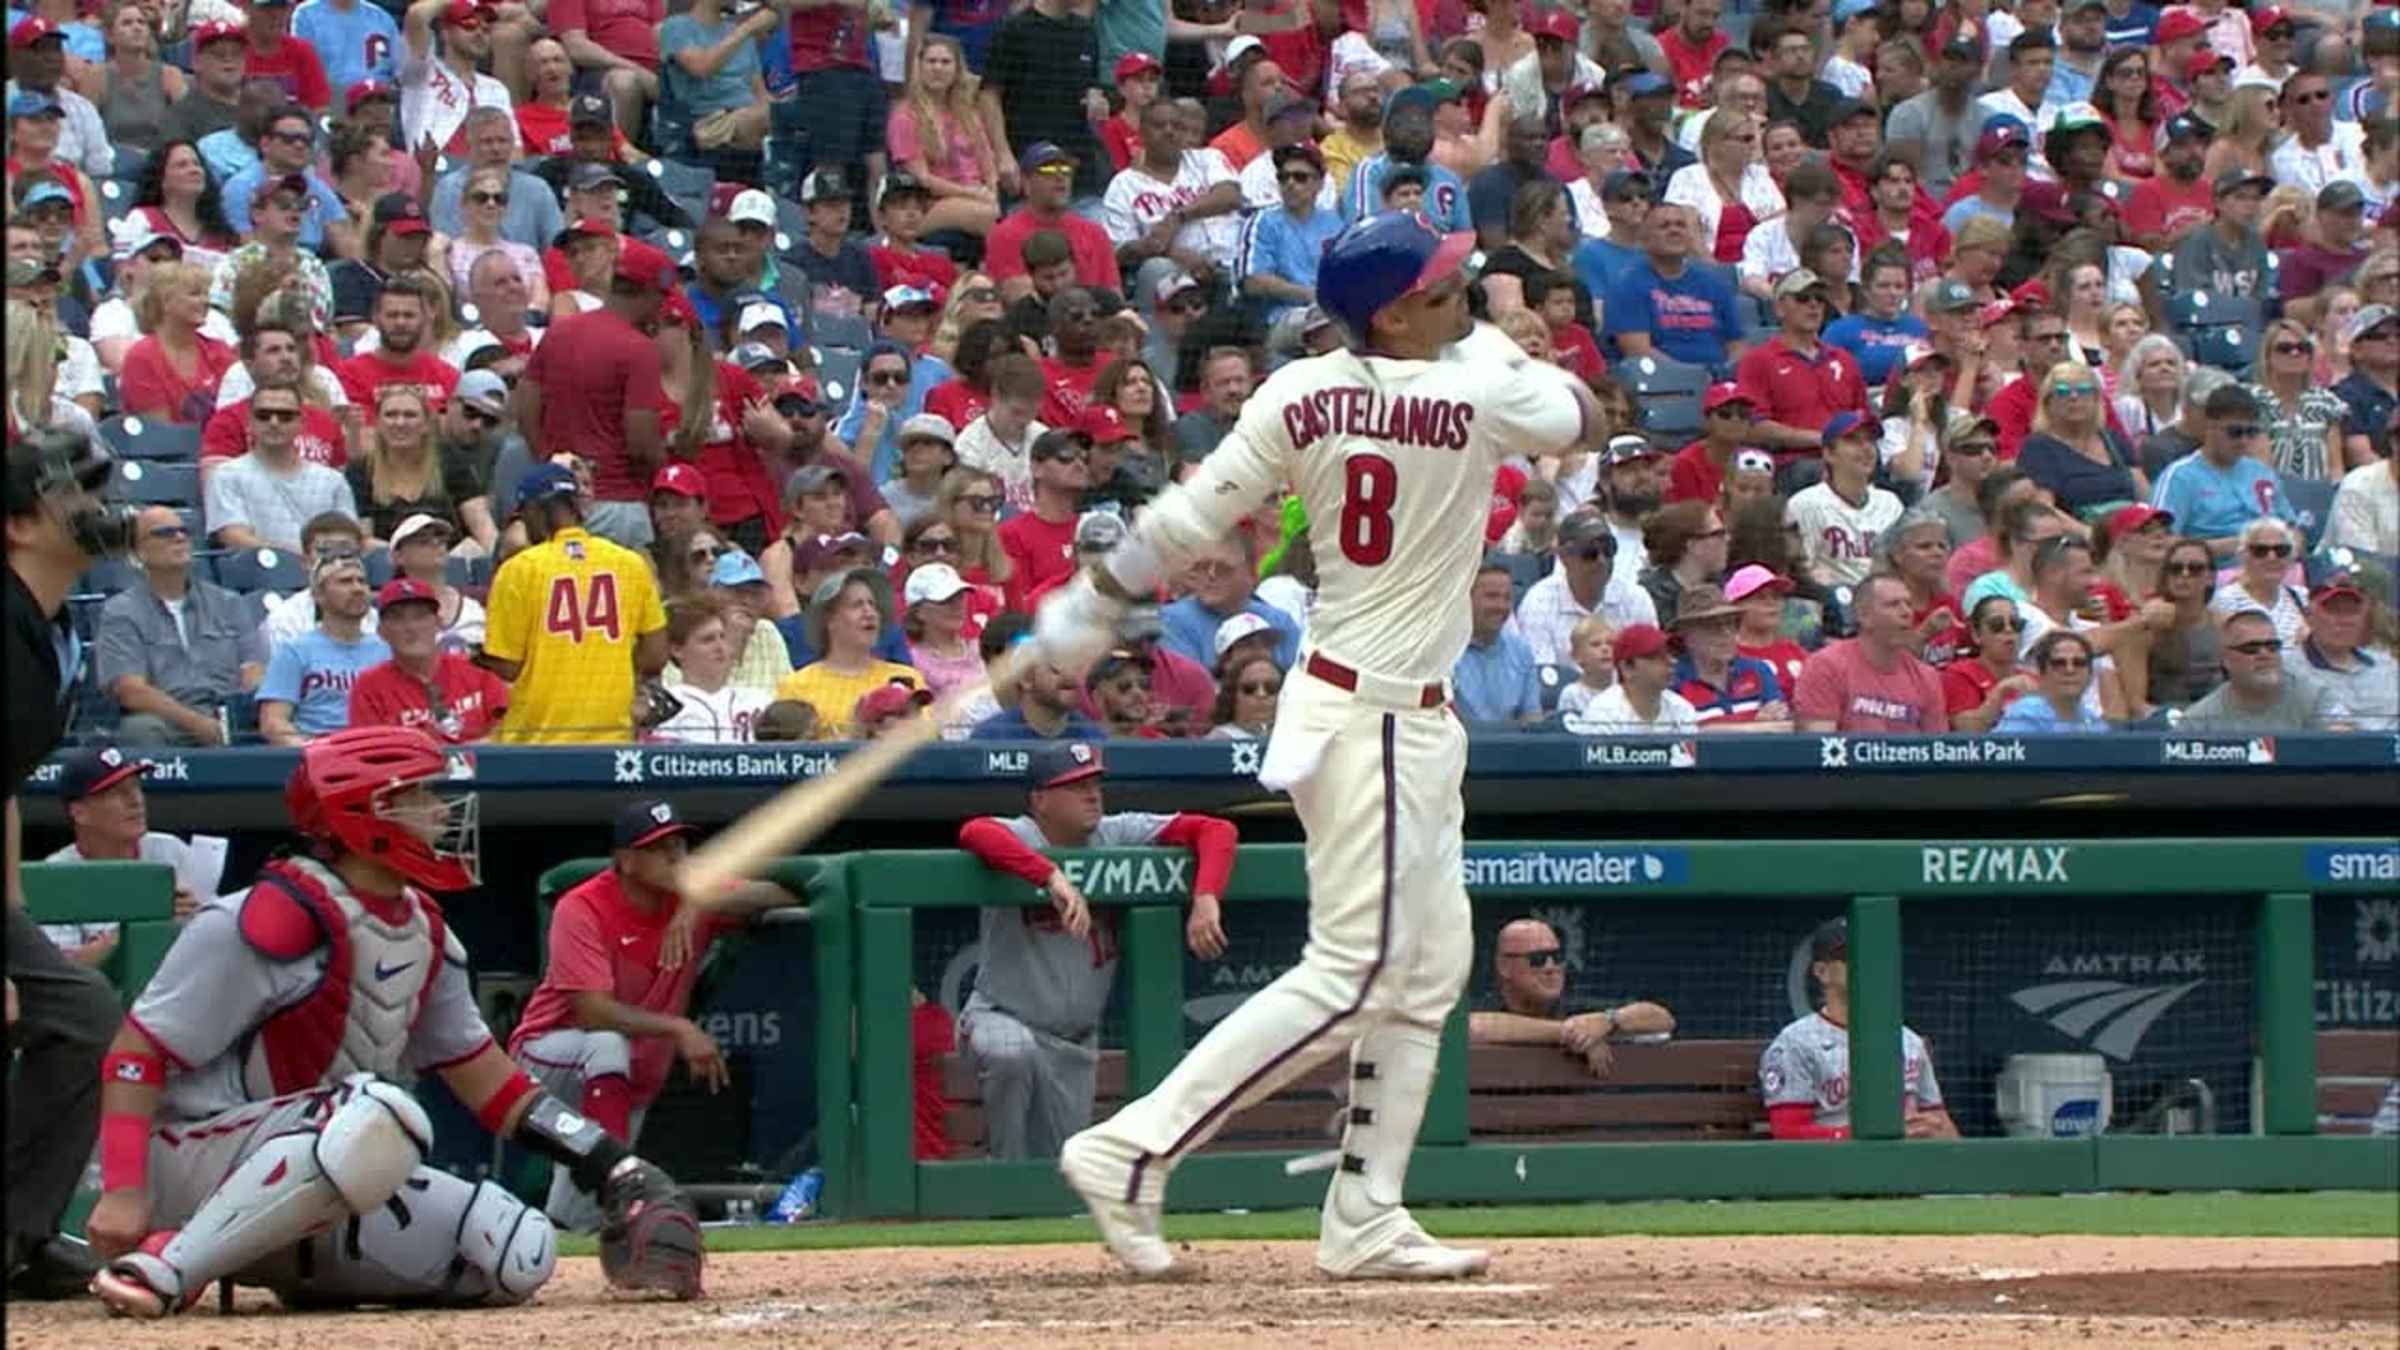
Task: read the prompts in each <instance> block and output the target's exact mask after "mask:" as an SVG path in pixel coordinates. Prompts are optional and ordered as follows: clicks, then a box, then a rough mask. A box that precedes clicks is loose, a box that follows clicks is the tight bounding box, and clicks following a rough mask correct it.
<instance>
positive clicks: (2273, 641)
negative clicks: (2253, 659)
mask: <svg viewBox="0 0 2400 1350" xmlns="http://www.w3.org/2000/svg"><path fill="white" fill-rule="evenodd" d="M2225 650H2227V651H2229V652H2240V653H2241V654H2242V655H2244V656H2273V655H2274V654H2275V653H2277V652H2280V651H2282V650H2283V639H2282V638H2259V639H2257V640H2255V641H2252V642H2234V643H2228V644H2227V645H2226V648H2225Z"/></svg>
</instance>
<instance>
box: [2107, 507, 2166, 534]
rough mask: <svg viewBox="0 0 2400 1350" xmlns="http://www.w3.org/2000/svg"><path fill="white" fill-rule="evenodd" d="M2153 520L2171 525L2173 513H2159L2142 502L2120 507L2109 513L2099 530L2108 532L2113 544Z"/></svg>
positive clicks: (2155, 508)
mask: <svg viewBox="0 0 2400 1350" xmlns="http://www.w3.org/2000/svg"><path fill="white" fill-rule="evenodd" d="M2154 520H2163V521H2165V522H2167V523H2168V524H2169V525H2173V524H2174V523H2175V513H2174V512H2172V511H2161V510H2159V509H2158V508H2157V507H2155V506H2150V505H2147V504H2145V503H2142V502H2135V503H2134V504H2133V505H2131V506H2120V507H2118V508H2117V509H2116V510H2114V511H2111V512H2109V513H2108V519H2107V520H2106V521H2105V522H2103V523H2102V525H2101V527H2100V528H2102V529H2104V530H2106V531H2108V538H2109V542H2110V543H2115V542H2116V541H2117V540H2119V539H2122V538H2124V537H2125V536H2126V535H2129V534H2131V533H2133V532H2134V531H2135V530H2138V529H2140V528H2142V527H2143V526H2144V525H2147V524H2149V523H2150V522H2151V521H2154Z"/></svg>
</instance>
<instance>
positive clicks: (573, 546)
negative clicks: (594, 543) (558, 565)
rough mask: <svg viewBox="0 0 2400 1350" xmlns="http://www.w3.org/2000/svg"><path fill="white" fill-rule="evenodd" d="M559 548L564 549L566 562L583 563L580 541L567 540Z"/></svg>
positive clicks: (581, 542) (581, 543)
mask: <svg viewBox="0 0 2400 1350" xmlns="http://www.w3.org/2000/svg"><path fill="white" fill-rule="evenodd" d="M561 547H562V548H563V549H564V551H565V552H566V555H567V561H568V562H582V561H583V541H582V540H580V539H569V540H567V541H565V543H564V544H563V545H561Z"/></svg>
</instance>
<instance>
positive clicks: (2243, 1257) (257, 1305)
mask: <svg viewBox="0 0 2400 1350" xmlns="http://www.w3.org/2000/svg"><path fill="white" fill-rule="evenodd" d="M1437 1226H1438V1225H1437ZM1170 1227H1171V1225H1170ZM1190 1254H1191V1255H1192V1256H1193V1257H1195V1258H1197V1260H1198V1261H1199V1262H1200V1263H1201V1264H1202V1266H1203V1267H1204V1269H1205V1279H1203V1280H1200V1281H1197V1282H1193V1283H1185V1284H1172V1285H1137V1284H1133V1283H1130V1282H1128V1281H1126V1280H1123V1279H1121V1278H1119V1277H1117V1276H1116V1275H1115V1274H1114V1273H1113V1267H1112V1266H1110V1265H1109V1264H1108V1262H1107V1260H1106V1258H1105V1257H1104V1256H1103V1255H1102V1254H1101V1253H1100V1251H1099V1250H1098V1248H1096V1247H947V1248H886V1249H875V1250H848V1251H830V1252H743V1253H732V1254H726V1255H722V1256H720V1257H718V1258H717V1259H715V1260H713V1261H712V1262H711V1263H710V1267H709V1296H708V1298H707V1300H706V1301H704V1302H701V1303H694V1304H675V1303H647V1302H637V1301H628V1300H621V1299H617V1298H614V1297H612V1296H610V1295H608V1294H607V1293H605V1292H604V1291H603V1289H602V1287H601V1285H600V1281H599V1272H598V1268H597V1266H596V1265H595V1263H593V1262H592V1261H590V1260H586V1259H577V1260H570V1261H567V1262H564V1263H563V1264H562V1268H561V1270H560V1272H559V1276H558V1278H557V1279H556V1280H555V1281H554V1282H553V1283H552V1284H551V1285H550V1287H549V1288H547V1289H545V1290H544V1291H543V1293H542V1295H541V1297H540V1299H539V1300H538V1301H537V1302H536V1303H535V1304H534V1305H533V1306H532V1307H530V1308H523V1309H503V1310H490V1311H476V1312H407V1313H392V1312H361V1313H349V1314H333V1315H325V1314H316V1315H298V1314H289V1313H285V1312H282V1311H280V1310H278V1309H276V1308H275V1307H274V1305H273V1302H272V1300H271V1299H269V1298H268V1297H267V1296H266V1295H264V1294H262V1293H257V1292H255V1291H245V1292H244V1293H243V1295H242V1296H241V1297H240V1298H239V1299H238V1300H237V1302H236V1307H235V1311H234V1313H233V1315H231V1316H230V1317H226V1316H219V1315H217V1314H216V1313H215V1312H213V1311H202V1312H197V1313H194V1314H192V1315H190V1316H188V1317H185V1318H183V1319H181V1320H179V1321H176V1322H171V1323H158V1324H135V1323H127V1322H114V1323H112V1322H109V1321H107V1320H106V1319H105V1318H104V1317H103V1316H102V1314H101V1313H100V1311H99V1309H98V1307H97V1306H96V1305H93V1304H90V1303H84V1304H74V1305H63V1306H50V1307H44V1306H39V1305H33V1306H23V1305H20V1306H14V1307H11V1308H10V1309H9V1310H8V1313H9V1316H8V1337H7V1344H8V1345H9V1346H11V1347H16V1346H65V1345H76V1346H94V1345H97V1346H106V1347H108V1350H149V1348H150V1347H159V1348H161V1350H201V1348H202V1347H208V1348H209V1350H268V1348H269V1347H272V1348H274V1350H336V1348H338V1347H377V1350H381V1348H382V1347H393V1348H394V1350H420V1348H427V1350H429V1348H430V1347H453V1346H471V1347H474V1350H506V1348H507V1347H514V1346H532V1345H536V1344H542V1345H548V1346H572V1347H587V1346H589V1347H605V1350H635V1348H636V1347H646V1346H668V1345H673V1346H711V1345H743V1346H749V1345H756V1346H765V1345H777V1346H783V1345H844V1346H859V1345H876V1346H887V1345H888V1346H916V1347H934V1346H953V1345H972V1346H975V1347H978V1350H985V1348H992V1350H998V1348H1001V1347H1025V1348H1027V1350H1032V1348H1035V1347H1038V1348H1039V1350H1061V1347H1065V1346H1082V1345H1125V1344H1132V1343H1135V1342H1137V1341H1138V1342H1139V1343H1140V1344H1141V1345H1142V1346H1144V1347H1145V1350H1148V1348H1150V1347H1162V1346H1165V1347H1184V1346H1193V1347H1197V1346H1213V1345H1224V1344H1228V1343H1231V1342H1237V1341H1244V1340H1254V1341H1265V1340H1270V1339H1271V1340H1274V1341H1277V1342H1281V1343H1286V1344H1308V1345H1312V1346H1324V1347H1357V1348H1358V1350H1367V1348H1368V1347H1375V1348H1376V1350H1381V1348H1382V1347H1387V1346H1393V1345H1423V1346H1440V1347H1442V1348H1443V1350H1457V1348H1459V1347H1476V1346H1510V1347H1523V1346H1528V1345H1535V1344H1552V1343H1564V1344H1581V1345H1606V1346H1620V1345H1651V1344H1659V1345H1682V1344H1705V1345H1710V1346H1768V1345H1773V1346H1775V1347H1778V1350H1793V1348H1794V1347H1803V1348H1807V1347H1835V1346H1840V1347H1855V1346H1884V1345H1888V1346H1895V1347H1897V1346H1907V1347H1910V1348H1911V1350H1917V1347H1920V1346H1921V1345H1922V1343H1923V1342H1925V1341H1927V1340H1929V1339H1931V1340H1938V1341H1942V1342H1944V1343H1945V1344H1955V1345H2008V1346H2028V1345H2048V1344H2058V1343H2061V1342H2065V1341H2069V1340H2073V1341H2078V1342H2089V1343H2098V1344H2110V1343H2117V1344H2122V1343H2138V1344H2148V1345H2161V1346H2164V1345H2175V1346H2193V1347H2213V1346H2225V1347H2236V1346H2238V1347H2245V1348H2248V1347H2257V1346H2262V1345H2276V1346H2281V1347H2285V1348H2286V1350H2299V1347H2304V1346H2339V1347H2351V1346H2358V1347H2378V1348H2379V1350H2388V1347H2390V1346H2391V1345H2393V1344H2394V1343H2395V1340H2396V1339H2400V1261H2396V1260H2395V1258H2396V1257H2400V1250H2396V1249H2395V1244H2394V1243H2393V1242H2391V1241H2389V1240H2384V1239H2282V1238H2265V1239H2246V1238H2095V1237H1989V1238H1966V1239H1961V1238H1894V1237H1871V1238H1869V1237H1849V1238H1789V1237H1774V1238H1766V1237H1760V1238H1606V1239H1581V1240H1572V1241H1570V1240H1556V1241H1544V1240H1510V1241H1505V1242H1501V1243H1498V1244H1495V1251H1494V1262H1493V1269H1492V1275H1491V1277H1490V1278H1488V1279H1485V1280H1479V1281H1471V1282H1467V1283H1462V1284H1456V1285H1446V1286H1408V1287H1402V1286H1390V1285H1352V1284H1333V1283H1330V1282H1328V1281H1325V1280H1322V1279H1319V1278H1318V1277H1317V1275H1316V1273H1315V1269H1314V1266H1313V1265H1312V1263H1311V1259H1310V1258H1311V1255H1312V1251H1311V1248H1310V1247H1309V1246H1307V1245H1305V1244H1297V1243H1206V1244H1199V1245H1196V1246H1194V1247H1192V1248H1191V1249H1190ZM211 1304H212V1306H213V1300H212V1301H211Z"/></svg>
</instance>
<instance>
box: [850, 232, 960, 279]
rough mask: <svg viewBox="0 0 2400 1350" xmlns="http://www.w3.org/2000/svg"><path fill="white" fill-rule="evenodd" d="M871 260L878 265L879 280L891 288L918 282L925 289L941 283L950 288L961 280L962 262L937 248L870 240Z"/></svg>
mask: <svg viewBox="0 0 2400 1350" xmlns="http://www.w3.org/2000/svg"><path fill="white" fill-rule="evenodd" d="M867 261H868V262H869V263H871V264H873V265H874V268H875V284H876V285H878V286H881V287H883V288H884V289H885V290H887V291H888V290H890V289H891V288H892V287H894V286H914V287H916V288H917V289H919V290H924V291H930V290H932V289H933V288H934V287H936V286H939V287H941V288H942V289H943V290H945V291H947V290H948V289H949V288H950V287H952V286H954V285H956V284H958V264H957V263H954V262H952V261H950V255H949V254H947V253H943V252H941V251H939V250H937V249H930V248H901V247H900V246H899V245H897V244H891V243H881V244H869V245H867Z"/></svg>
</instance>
